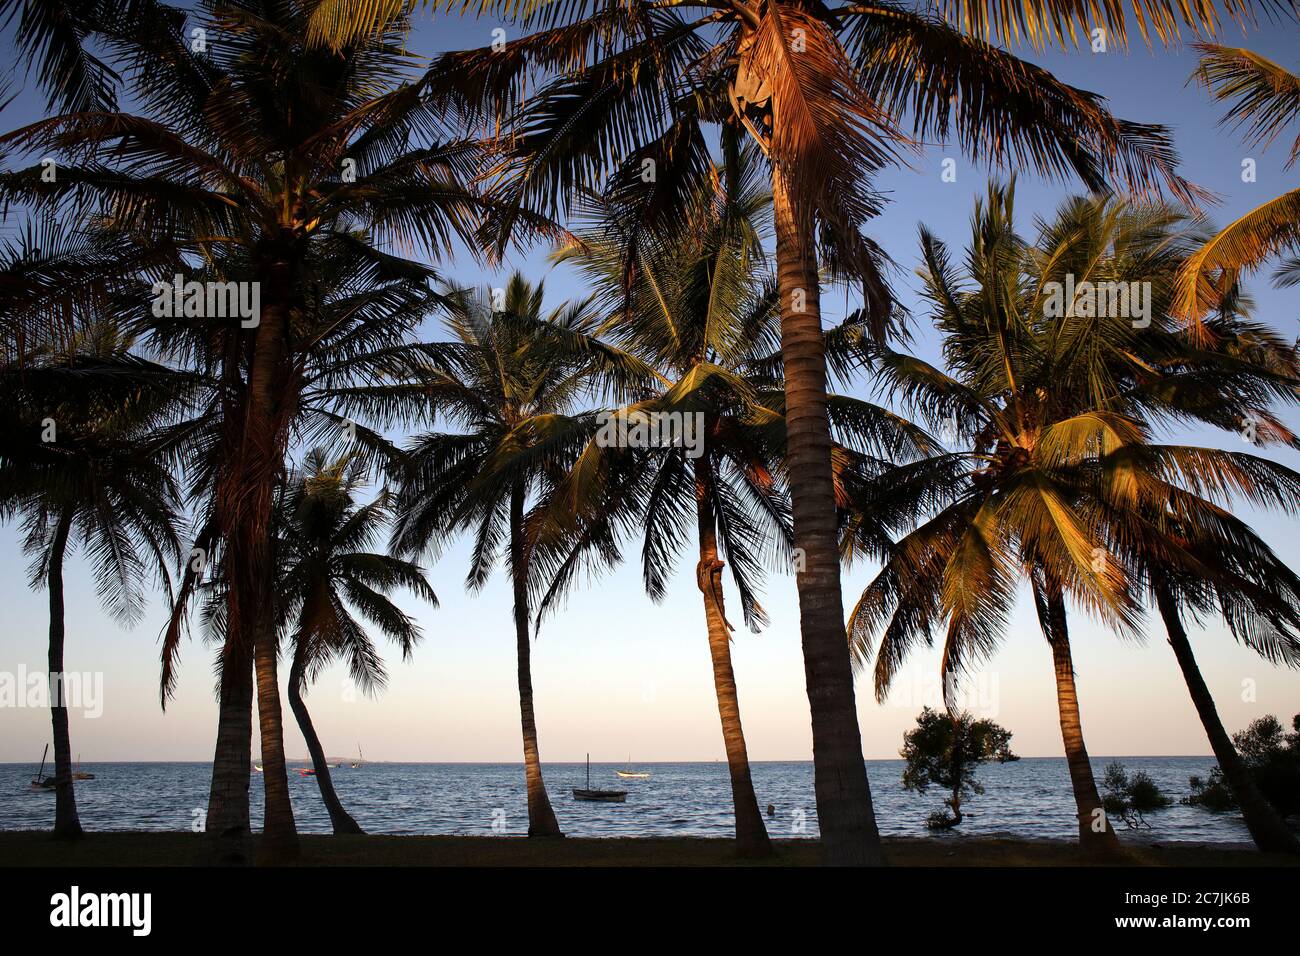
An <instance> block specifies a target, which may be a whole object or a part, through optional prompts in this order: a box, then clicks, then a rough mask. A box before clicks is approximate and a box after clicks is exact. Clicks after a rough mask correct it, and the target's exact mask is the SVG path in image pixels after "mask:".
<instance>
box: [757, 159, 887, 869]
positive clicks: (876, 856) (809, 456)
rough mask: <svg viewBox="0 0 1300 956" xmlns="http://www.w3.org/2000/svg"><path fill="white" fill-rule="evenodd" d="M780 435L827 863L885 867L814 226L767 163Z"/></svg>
mask: <svg viewBox="0 0 1300 956" xmlns="http://www.w3.org/2000/svg"><path fill="white" fill-rule="evenodd" d="M772 196H773V205H774V210H775V213H776V259H777V284H778V288H779V291H780V295H781V355H782V358H783V359H784V364H785V396H786V433H787V442H788V452H787V454H788V458H789V472H790V492H791V497H792V498H793V504H794V539H795V547H796V551H795V554H796V556H797V558H798V559H799V565H798V566H796V571H797V574H796V576H795V582H796V586H797V588H798V591H799V629H800V633H801V635H802V639H803V660H804V678H805V681H806V683H807V687H808V705H809V709H810V710H811V712H812V737H813V783H814V789H815V791H816V794H817V817H818V820H819V823H820V826H821V834H822V846H823V848H824V852H825V861H826V862H827V863H828V864H831V865H856V866H879V865H881V864H883V863H884V855H883V853H882V852H881V846H880V834H879V832H878V831H877V829H876V815H875V811H874V809H873V808H872V805H871V786H870V784H869V783H868V782H867V768H866V763H865V761H864V760H863V759H862V737H861V734H860V732H859V730H858V714H857V705H856V702H855V699H854V692H853V669H852V666H851V664H850V661H849V645H848V640H847V638H846V637H845V630H844V601H843V597H842V595H841V593H840V555H839V548H838V547H837V543H836V538H835V492H834V485H833V481H832V475H831V433H830V422H829V419H828V418H827V414H826V357H825V352H824V347H823V343H822V323H821V290H820V286H819V279H818V275H817V261H816V254H815V252H814V250H813V243H812V235H813V224H812V217H811V215H810V214H809V212H808V210H807V209H805V208H803V207H802V206H801V205H800V204H799V203H798V202H797V197H795V196H794V195H793V194H792V191H791V189H790V184H789V182H788V179H787V176H786V173H785V171H783V170H782V169H781V166H780V164H779V163H773V164H772Z"/></svg>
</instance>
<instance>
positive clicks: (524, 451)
mask: <svg viewBox="0 0 1300 956" xmlns="http://www.w3.org/2000/svg"><path fill="white" fill-rule="evenodd" d="M543 293H544V287H543V286H542V284H540V283H539V284H537V285H536V286H534V285H530V284H529V283H528V282H527V281H526V280H525V279H524V278H523V276H521V275H519V274H515V275H514V276H513V277H512V278H511V279H510V281H509V283H508V284H507V285H506V286H504V287H499V288H495V289H491V288H489V289H484V290H483V291H482V292H481V293H479V294H475V293H472V292H468V291H465V292H459V293H454V294H452V295H451V296H450V301H449V305H448V309H447V315H446V325H447V328H448V330H449V331H450V333H451V335H452V340H451V341H450V342H447V343H435V344H432V345H429V346H427V347H426V353H427V367H426V368H425V369H424V370H423V373H422V374H421V376H420V377H419V378H418V379H416V380H414V384H415V385H417V386H418V387H420V388H422V389H423V393H424V395H425V399H426V401H427V403H428V408H429V410H430V413H431V414H436V415H437V416H438V417H439V418H440V419H441V420H442V421H444V422H446V423H447V425H449V426H451V427H455V428H459V429H461V431H457V432H425V433H422V434H419V435H417V436H415V438H414V439H413V440H412V442H411V444H410V446H409V448H408V451H407V454H408V460H407V462H406V463H405V465H404V466H403V468H402V469H401V471H400V473H399V477H400V479H401V480H400V485H399V490H398V498H397V505H396V527H395V530H394V534H393V544H394V551H395V553H399V554H415V553H420V552H424V551H426V550H430V549H432V550H433V551H434V552H437V551H438V550H439V549H440V548H441V547H442V546H443V545H444V544H445V543H446V542H447V541H448V540H449V539H450V538H451V537H452V536H454V535H456V534H458V533H461V532H470V533H471V534H472V535H473V538H474V547H473V551H472V554H471V563H470V570H469V576H468V579H467V584H468V586H469V587H470V588H472V589H475V590H477V589H478V588H481V587H482V586H483V585H484V584H485V583H486V582H487V579H488V577H489V576H490V574H491V572H492V569H493V567H495V566H496V565H497V563H498V562H502V561H504V564H505V566H506V568H507V570H508V571H509V574H510V583H511V590H512V594H513V597H514V623H515V646H516V654H517V662H518V678H519V707H520V723H521V728H522V732H523V749H524V773H525V780H526V783H527V789H528V833H529V836H559V835H561V834H560V827H559V824H558V823H557V822H556V819H555V813H554V811H553V810H552V808H551V802H550V798H549V797H548V795H547V793H546V785H545V782H544V781H543V778H542V765H541V757H540V753H539V748H538V742H537V738H538V734H537V718H536V715H535V710H534V702H533V679H532V666H531V652H532V648H531V639H532V622H531V620H530V615H531V611H530V608H531V592H533V591H536V590H542V589H545V588H546V587H547V586H548V585H550V584H551V583H553V582H554V581H555V574H554V571H555V568H556V567H557V563H561V562H562V557H559V558H557V555H562V553H563V550H564V548H566V547H568V546H569V544H568V543H567V542H568V541H569V539H565V542H566V543H562V544H557V545H553V546H552V545H546V544H545V540H549V539H550V537H551V536H548V535H544V534H543V533H542V526H543V525H544V524H546V523H547V521H548V518H547V513H548V496H549V494H550V493H551V491H552V490H553V489H554V488H555V486H556V484H557V483H558V482H559V481H561V480H562V479H563V477H564V476H565V474H566V473H567V469H568V468H569V467H571V465H572V463H573V461H574V460H575V458H576V457H577V454H578V453H579V452H580V451H581V449H582V447H583V445H584V444H585V442H586V441H587V439H588V438H589V437H590V436H591V434H592V431H593V416H592V415H591V414H590V413H586V414H584V413H583V412H582V411H581V409H580V407H579V406H580V403H581V402H582V401H583V399H584V398H586V397H589V396H591V395H594V394H597V393H598V392H599V390H600V388H601V387H602V385H601V383H600V382H598V381H597V378H596V376H595V373H596V372H597V371H598V370H599V369H600V367H601V364H602V362H601V360H600V358H599V356H597V355H596V354H595V353H593V351H592V349H593V348H595V347H596V343H594V342H592V341H591V340H590V339H589V337H588V334H587V333H589V332H590V330H591V328H592V326H593V320H594V317H593V315H592V314H591V312H590V310H589V305H588V303H587V302H580V303H577V304H572V305H565V306H561V307H559V308H557V309H555V310H553V311H552V312H550V313H549V314H544V312H543ZM606 358H607V359H609V360H611V361H616V362H621V363H622V364H623V365H624V366H631V367H632V368H633V369H635V370H636V371H637V372H640V371H641V370H640V369H639V368H637V363H635V362H633V361H630V360H629V359H628V358H627V357H622V358H620V357H618V356H616V355H615V354H614V353H613V352H612V351H611V352H608V353H607V355H606ZM579 537H581V535H580V534H579ZM579 550H581V549H579Z"/></svg>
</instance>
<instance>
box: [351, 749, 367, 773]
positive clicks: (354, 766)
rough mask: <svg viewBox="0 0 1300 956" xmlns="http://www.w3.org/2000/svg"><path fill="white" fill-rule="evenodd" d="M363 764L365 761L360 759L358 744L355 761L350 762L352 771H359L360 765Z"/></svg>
mask: <svg viewBox="0 0 1300 956" xmlns="http://www.w3.org/2000/svg"><path fill="white" fill-rule="evenodd" d="M364 763H365V760H363V759H362V758H361V745H360V744H357V759H356V760H354V761H352V769H353V770H360V769H361V765H362V764H364Z"/></svg>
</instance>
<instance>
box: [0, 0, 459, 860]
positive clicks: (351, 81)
mask: <svg viewBox="0 0 1300 956" xmlns="http://www.w3.org/2000/svg"><path fill="white" fill-rule="evenodd" d="M319 5H320V4H319V3H312V2H306V3H295V4H290V5H287V6H286V5H284V4H281V3H278V2H271V0H267V2H265V3H251V4H238V5H227V4H223V3H220V2H215V0H214V2H210V3H205V4H204V5H203V6H202V7H201V8H200V10H199V11H198V12H197V13H194V12H192V11H183V10H179V9H176V8H172V7H168V6H166V5H163V4H156V3H145V4H141V5H140V11H141V16H142V17H143V19H142V20H132V19H131V18H130V17H122V18H118V19H115V20H114V19H110V18H108V17H106V16H104V11H105V10H107V9H108V8H109V7H112V6H113V4H111V3H108V4H96V3H83V4H77V5H74V6H73V7H71V8H67V9H66V10H65V11H64V13H65V14H66V15H67V16H71V17H74V18H75V17H76V16H78V15H80V14H82V13H84V14H85V16H86V19H85V20H84V21H83V22H78V23H76V24H75V26H76V29H75V30H73V31H72V32H71V34H69V33H68V32H67V31H64V32H62V33H60V32H59V30H58V29H55V28H53V27H50V26H49V23H47V22H46V21H42V20H40V18H37V19H36V20H35V21H33V26H32V29H31V30H30V31H28V32H27V33H26V34H24V37H25V39H24V41H23V42H24V43H27V44H32V45H34V48H35V49H41V50H49V51H51V54H50V55H49V56H48V57H45V58H43V59H41V60H39V61H38V67H39V70H40V73H41V76H42V79H43V80H44V81H45V82H46V84H47V86H48V87H50V88H51V89H52V93H53V94H54V97H53V98H54V99H55V101H56V102H58V101H60V95H61V93H66V92H67V89H66V83H65V82H64V79H63V78H62V77H61V75H60V69H61V65H62V64H63V63H64V62H65V59H66V58H65V57H64V56H63V55H62V54H58V55H56V51H59V50H62V51H64V52H66V53H67V54H68V55H72V54H74V53H78V51H80V52H83V53H84V52H85V50H86V48H87V47H88V46H89V45H91V43H92V41H97V42H98V43H100V44H101V46H102V47H103V50H104V53H105V56H106V57H107V58H108V59H107V61H106V64H107V65H110V66H112V67H113V69H114V70H115V71H116V74H117V75H119V76H123V77H125V78H126V84H127V88H128V92H129V93H130V102H131V103H132V110H133V111H130V112H128V111H125V110H124V109H120V108H116V107H112V108H107V107H105V106H103V105H101V106H100V108H99V109H91V110H86V109H80V110H77V109H74V110H72V111H69V112H66V113H62V114H60V115H55V116H52V117H50V118H47V119H44V120H41V121H40V122H37V123H34V124H31V125H29V126H27V127H24V128H23V129H20V130H16V131H14V132H12V133H9V134H8V135H6V136H4V137H0V149H6V150H9V149H14V150H17V151H18V152H20V153H34V154H35V155H38V156H50V157H53V158H55V159H57V160H58V166H57V169H58V173H57V176H56V177H55V179H54V181H53V182H45V181H44V180H43V177H42V175H41V173H42V168H43V167H42V166H40V165H35V166H30V167H27V168H22V169H16V170H13V171H9V172H5V173H3V174H0V195H3V196H4V197H5V199H6V200H15V201H19V202H28V203H32V204H35V205H37V206H40V207H42V208H44V209H47V210H50V211H53V212H57V213H59V214H62V215H64V216H65V217H69V218H68V219H67V221H72V218H71V217H74V216H81V215H91V214H100V215H103V216H105V217H107V218H109V219H110V221H111V222H112V223H113V224H114V226H115V228H116V229H117V230H118V231H120V232H122V233H125V234H127V235H129V236H130V237H131V238H132V239H133V240H134V241H135V242H136V243H137V244H139V245H140V246H142V247H143V248H145V249H156V250H164V251H167V252H170V253H172V254H173V255H175V256H177V257H180V256H183V257H184V261H186V262H189V263H192V262H193V261H196V260H197V261H209V262H210V261H212V260H213V258H214V257H215V258H219V259H224V260H226V261H234V260H240V261H241V262H242V264H243V266H244V271H243V274H242V275H241V276H240V281H243V282H245V283H256V284H258V287H259V288H260V290H261V301H260V314H259V315H258V316H257V317H256V324H255V326H253V327H251V328H245V329H241V330H240V334H239V335H238V337H237V338H235V339H232V340H231V342H230V345H229V351H228V352H227V353H226V354H227V358H228V359H229V362H230V364H231V366H232V368H237V369H238V370H239V373H238V374H239V377H240V378H242V379H243V380H244V383H245V384H244V386H243V387H242V388H241V389H240V390H239V391H238V394H237V395H236V396H234V399H236V400H232V396H230V395H227V396H226V398H227V402H226V409H225V412H226V414H225V421H226V427H225V431H224V434H223V439H222V442H223V443H222V446H221V450H220V451H219V452H218V454H217V455H215V456H214V460H215V461H216V462H218V463H219V467H218V468H217V469H216V471H215V474H214V475H213V476H212V489H213V493H212V501H213V509H214V510H213V513H212V515H211V516H210V517H211V522H210V524H209V525H208V526H206V530H207V532H208V534H209V535H210V536H215V537H216V538H218V539H219V540H220V543H221V546H222V548H223V551H224V555H225V561H226V565H227V570H228V572H229V584H230V587H229V600H230V608H229V613H228V616H227V629H228V630H227V635H226V640H225V645H224V647H223V652H222V665H221V667H222V672H221V681H220V684H221V694H222V698H221V700H222V704H221V717H220V720H219V724H218V731H217V744H216V753H215V757H214V767H213V784H212V791H211V795H210V800H209V812H208V817H207V821H208V831H209V832H210V833H212V834H214V835H216V836H217V838H218V839H220V838H222V837H223V836H232V837H239V836H240V835H241V834H243V833H246V832H247V830H248V810H247V805H248V773H249V752H250V744H251V717H250V712H249V709H250V707H251V701H252V693H253V682H254V674H255V677H256V687H257V695H258V698H257V699H258V714H259V725H260V730H261V735H262V752H263V758H264V761H265V768H266V773H265V786H266V801H267V806H266V815H265V819H266V828H265V839H264V845H265V846H266V847H267V848H268V849H270V850H271V851H272V852H283V853H285V854H292V853H294V852H296V846H297V841H296V832H295V828H294V824H293V815H292V808H291V806H290V803H289V790H288V778H287V774H286V770H285V766H284V755H283V741H282V728H281V719H282V718H281V708H280V699H279V689H278V683H277V679H276V669H277V662H276V628H275V625H274V621H273V619H272V618H271V617H270V612H269V610H268V609H270V608H272V607H273V605H274V602H273V600H272V597H273V595H272V593H271V589H272V587H273V583H272V582H273V581H274V574H273V573H272V570H273V569H272V568H271V537H270V526H271V514H272V506H273V500H274V494H275V488H276V485H277V481H278V479H279V476H280V474H281V472H282V471H283V468H284V459H285V453H286V449H287V443H288V440H289V428H290V423H291V422H292V421H293V418H294V415H295V412H296V405H295V403H294V401H293V396H294V394H295V393H294V390H293V388H292V377H293V374H294V368H295V362H296V361H297V355H296V350H297V349H298V348H300V347H301V345H302V343H301V341H300V340H299V339H298V338H297V335H296V328H295V322H296V321H297V317H298V316H299V315H300V314H301V312H302V309H303V308H304V302H305V301H306V300H307V299H309V298H310V295H311V289H310V285H311V275H310V270H309V268H308V266H309V263H310V261H311V259H312V256H313V254H314V252H313V250H315V249H316V247H318V246H321V245H332V246H335V247H337V246H340V245H346V246H348V247H349V248H350V249H351V250H352V255H353V258H354V259H356V260H357V261H358V262H364V263H368V264H369V265H370V266H371V268H373V269H377V270H380V271H383V270H385V269H387V268H388V265H389V262H390V261H397V262H401V261H404V260H392V257H389V256H387V255H386V254H385V253H383V252H381V251H380V249H379V247H380V246H382V245H383V244H385V243H388V242H397V243H401V244H403V245H404V246H405V247H409V248H413V249H423V250H424V251H425V252H427V253H428V254H429V255H432V256H435V257H436V256H440V255H442V254H444V253H445V252H446V251H447V250H448V247H449V244H450V242H451V239H452V237H453V236H460V237H461V238H462V239H464V240H469V239H470V238H471V230H472V226H473V219H474V216H475V213H476V209H477V206H476V199H475V197H474V195H473V193H472V192H471V191H470V190H468V189H467V188H465V187H464V186H463V185H462V183H463V182H464V181H465V180H467V179H468V176H469V174H470V169H471V164H472V157H473V155H474V152H475V151H474V149H473V148H472V147H469V146H466V145H463V144H458V143H456V142H454V141H449V140H448V139H447V137H446V136H445V135H444V134H443V131H442V127H441V123H440V120H439V116H440V110H439V108H438V106H437V104H436V103H435V102H433V101H432V100H431V99H430V97H429V95H428V94H427V90H426V88H425V85H424V84H423V83H422V82H421V81H420V79H419V76H418V73H416V72H415V70H416V69H417V68H418V66H419V65H420V64H419V61H418V60H416V59H415V58H414V57H412V56H411V55H410V54H408V53H407V52H406V51H405V49H404V47H403V45H402V42H401V41H402V38H403V37H404V36H405V34H406V32H407V29H408V24H407V21H406V20H405V18H403V17H401V16H390V17H384V18H381V19H380V20H379V21H377V22H376V23H375V24H374V26H373V27H372V28H369V29H367V30H365V31H363V32H362V33H361V34H359V35H358V36H356V37H354V38H353V39H352V40H351V41H349V42H348V43H347V44H345V45H343V46H341V47H340V48H338V49H336V50H325V49H322V48H320V47H315V46H312V45H309V44H307V43H306V42H305V34H306V30H307V26H308V23H309V22H310V19H311V17H312V15H313V13H314V11H315V8H316V7H317V6H319ZM41 6H42V7H45V5H44V4H42V5H41ZM47 12H48V11H47ZM132 12H135V11H134V10H133V11H132ZM49 22H54V23H56V24H65V21H64V20H63V19H61V18H56V19H55V20H54V21H49ZM196 24H197V28H201V29H202V30H203V31H206V32H205V33H204V34H203V36H204V38H205V39H204V42H196V41H195V40H194V39H193V36H192V33H191V30H192V29H194V28H196V27H195V25H196ZM70 35H71V36H73V37H76V38H77V39H78V40H79V41H80V40H84V41H85V45H79V43H78V42H71V41H70V40H69V36H70ZM53 39H57V43H56V44H55V45H47V44H50V43H51V42H52V40H53ZM85 62H86V61H82V65H84V63H85ZM90 73H91V74H93V75H101V76H103V74H100V73H97V71H95V70H94V69H92V70H91V71H90ZM106 81H111V77H110V78H108V80H106ZM61 84H62V85H61ZM110 92H111V91H110ZM109 98H111V97H109ZM94 99H96V100H101V99H103V97H95V98H94ZM78 102H79V101H78ZM187 271H188V270H187ZM233 377H234V374H233V372H232V374H231V376H230V378H233ZM223 381H226V382H227V383H228V382H229V378H228V379H225V380H223ZM254 664H255V665H256V666H255V668H254Z"/></svg>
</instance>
